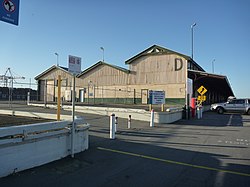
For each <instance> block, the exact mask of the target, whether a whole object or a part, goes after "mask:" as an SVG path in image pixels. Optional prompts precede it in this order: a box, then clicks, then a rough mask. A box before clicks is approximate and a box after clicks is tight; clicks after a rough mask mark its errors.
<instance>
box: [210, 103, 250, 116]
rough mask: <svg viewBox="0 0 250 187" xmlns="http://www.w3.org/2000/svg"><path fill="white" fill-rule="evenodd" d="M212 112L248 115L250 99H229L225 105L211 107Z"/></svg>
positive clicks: (218, 104)
mask: <svg viewBox="0 0 250 187" xmlns="http://www.w3.org/2000/svg"><path fill="white" fill-rule="evenodd" d="M211 110H212V111H217V112H218V113H219V114H223V113H224V112H239V113H246V114H248V115H250V99H231V100H228V101H227V102H225V103H215V104H212V105H211Z"/></svg>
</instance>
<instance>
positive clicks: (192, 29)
mask: <svg viewBox="0 0 250 187" xmlns="http://www.w3.org/2000/svg"><path fill="white" fill-rule="evenodd" d="M195 26H196V23H194V24H193V25H191V35H192V36H191V37H192V59H193V58H194V27H195Z"/></svg>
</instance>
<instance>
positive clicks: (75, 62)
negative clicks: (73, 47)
mask: <svg viewBox="0 0 250 187" xmlns="http://www.w3.org/2000/svg"><path fill="white" fill-rule="evenodd" d="M68 68H69V72H70V73H72V74H73V80H72V82H73V90H72V129H71V130H72V132H71V157H72V158H74V147H75V145H74V134H75V98H76V75H77V74H79V73H81V58H80V57H76V56H71V55H69V66H68Z"/></svg>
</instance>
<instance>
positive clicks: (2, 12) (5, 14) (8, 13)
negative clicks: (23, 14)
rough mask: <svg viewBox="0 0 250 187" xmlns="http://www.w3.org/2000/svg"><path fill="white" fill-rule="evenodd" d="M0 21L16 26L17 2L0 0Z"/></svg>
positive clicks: (17, 0) (17, 16)
mask: <svg viewBox="0 0 250 187" xmlns="http://www.w3.org/2000/svg"><path fill="white" fill-rule="evenodd" d="M0 3H1V4H0V20H1V21H4V22H7V23H10V24H13V25H18V19H19V0H0Z"/></svg>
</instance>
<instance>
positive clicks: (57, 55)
mask: <svg viewBox="0 0 250 187" xmlns="http://www.w3.org/2000/svg"><path fill="white" fill-rule="evenodd" d="M55 55H56V65H57V66H59V62H58V58H59V54H58V53H55Z"/></svg>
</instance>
